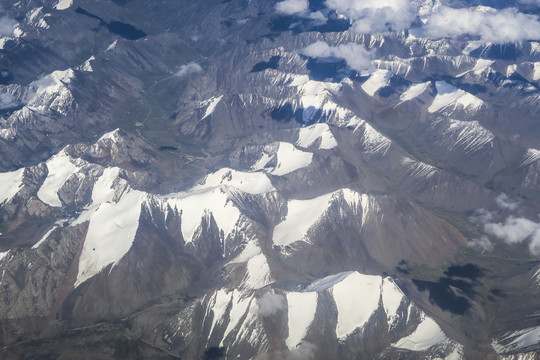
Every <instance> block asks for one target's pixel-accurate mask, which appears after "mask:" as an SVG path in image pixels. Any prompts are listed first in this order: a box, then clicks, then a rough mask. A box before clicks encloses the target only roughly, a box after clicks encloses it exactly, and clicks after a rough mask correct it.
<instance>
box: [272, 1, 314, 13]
mask: <svg viewBox="0 0 540 360" xmlns="http://www.w3.org/2000/svg"><path fill="white" fill-rule="evenodd" d="M308 7H309V4H308V0H285V1H281V2H278V3H277V4H276V11H277V12H278V13H281V14H285V15H296V14H303V13H305V12H306V11H307V10H308Z"/></svg>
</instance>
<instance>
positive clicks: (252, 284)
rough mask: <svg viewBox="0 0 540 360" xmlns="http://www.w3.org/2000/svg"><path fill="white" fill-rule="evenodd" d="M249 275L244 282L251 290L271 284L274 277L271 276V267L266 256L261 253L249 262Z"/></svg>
mask: <svg viewBox="0 0 540 360" xmlns="http://www.w3.org/2000/svg"><path fill="white" fill-rule="evenodd" d="M246 267H247V274H246V279H245V280H244V285H246V286H247V287H248V288H250V289H260V288H262V287H265V286H266V285H268V284H270V282H271V281H272V277H271V276H270V266H268V261H267V260H266V256H264V254H262V253H260V254H258V255H256V256H254V257H252V258H251V259H249V260H248V262H247V266H246Z"/></svg>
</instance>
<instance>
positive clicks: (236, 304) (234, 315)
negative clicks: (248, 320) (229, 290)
mask: <svg viewBox="0 0 540 360" xmlns="http://www.w3.org/2000/svg"><path fill="white" fill-rule="evenodd" d="M251 300H252V298H250V297H247V298H242V293H241V292H240V291H238V290H233V296H232V307H231V311H230V312H229V323H228V324H227V328H226V329H225V333H224V334H223V339H222V340H221V343H220V346H223V342H224V341H225V339H226V338H227V336H228V335H229V333H230V332H231V331H233V330H234V328H235V327H236V326H237V325H238V324H239V323H240V320H242V318H243V317H244V315H245V314H246V312H247V311H248V307H249V304H250V303H251Z"/></svg>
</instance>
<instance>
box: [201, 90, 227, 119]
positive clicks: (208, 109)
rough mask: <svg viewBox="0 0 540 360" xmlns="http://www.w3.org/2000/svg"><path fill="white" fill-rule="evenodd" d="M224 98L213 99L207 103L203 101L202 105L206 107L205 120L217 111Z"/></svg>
mask: <svg viewBox="0 0 540 360" xmlns="http://www.w3.org/2000/svg"><path fill="white" fill-rule="evenodd" d="M222 98H223V95H221V96H218V97H212V98H210V99H208V100H206V101H203V103H202V105H203V106H206V111H205V113H204V116H203V117H202V118H203V119H206V118H207V117H208V116H210V115H212V114H213V113H214V111H215V110H216V107H217V106H218V104H219V102H220V101H221V99H222Z"/></svg>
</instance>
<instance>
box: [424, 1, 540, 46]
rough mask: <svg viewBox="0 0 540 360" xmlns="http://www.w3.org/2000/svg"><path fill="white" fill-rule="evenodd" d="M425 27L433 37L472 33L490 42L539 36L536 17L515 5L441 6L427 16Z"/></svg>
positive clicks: (427, 32)
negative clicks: (495, 7)
mask: <svg viewBox="0 0 540 360" xmlns="http://www.w3.org/2000/svg"><path fill="white" fill-rule="evenodd" d="M425 30H426V34H427V35H428V36H429V37H433V38H458V37H461V36H471V37H474V38H478V39H480V40H482V41H484V42H493V43H506V42H515V41H521V40H532V39H540V22H539V21H538V16H536V15H530V14H524V13H521V12H519V11H518V10H517V9H516V8H507V9H502V10H496V9H492V8H487V7H484V6H483V7H476V8H461V9H453V8H450V7H447V6H441V7H440V8H439V9H438V11H436V12H435V13H433V14H432V15H431V16H430V17H429V20H428V22H427V24H426V25H425Z"/></svg>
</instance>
